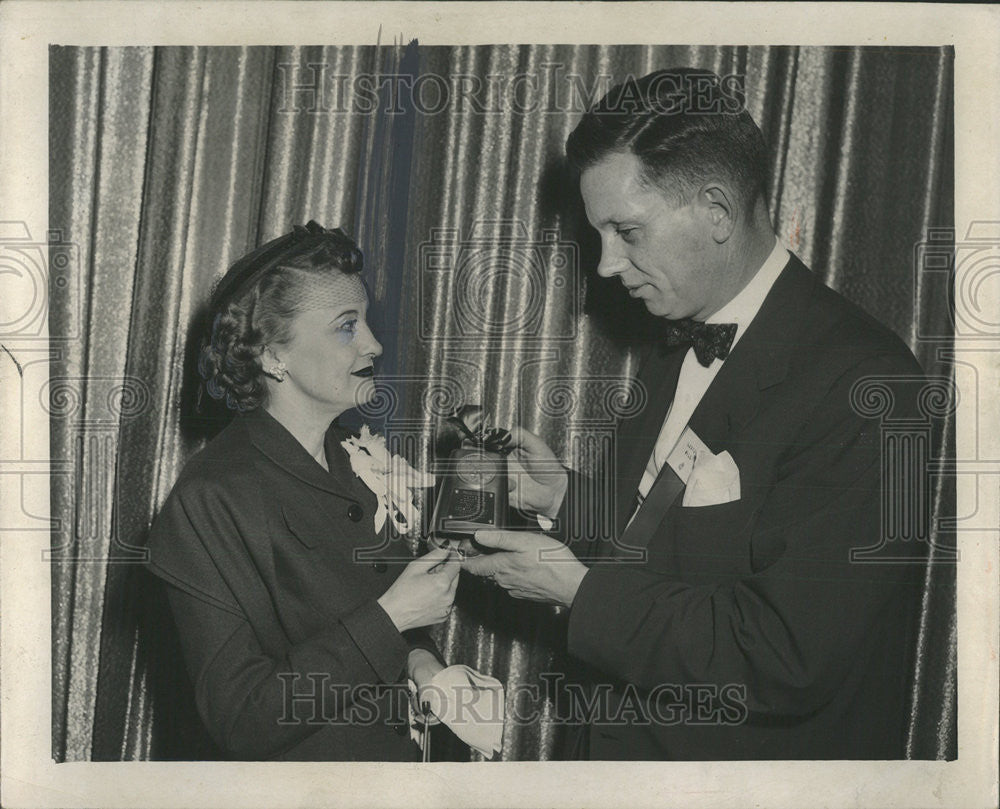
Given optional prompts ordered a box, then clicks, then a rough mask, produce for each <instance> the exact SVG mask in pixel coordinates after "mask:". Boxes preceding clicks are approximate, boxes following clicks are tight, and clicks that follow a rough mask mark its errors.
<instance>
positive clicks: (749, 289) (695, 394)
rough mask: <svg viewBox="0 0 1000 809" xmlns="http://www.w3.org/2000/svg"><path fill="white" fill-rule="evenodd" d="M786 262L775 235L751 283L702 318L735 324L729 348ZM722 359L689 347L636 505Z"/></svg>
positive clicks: (759, 305)
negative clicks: (708, 358)
mask: <svg viewBox="0 0 1000 809" xmlns="http://www.w3.org/2000/svg"><path fill="white" fill-rule="evenodd" d="M787 263H788V251H787V250H786V249H785V248H784V247H783V246H782V244H781V242H780V241H779V240H778V239H777V237H775V240H774V249H773V250H772V251H771V255H769V256H768V257H767V260H765V261H764V263H763V264H762V265H761V267H760V269H759V270H757V273H756V275H754V277H753V278H751V279H750V283H748V284H747V285H746V286H745V287H743V289H742V290H740V292H739V294H737V295H736V297H735V298H733V299H732V300H731V301H730V302H729V303H727V304H726V305H725V306H723V307H722V308H721V309H720V310H719V311H718V312H716V313H715V314H713V315H712V316H710V317H709V318H707V319H706V320H705V322H706V323H735V324H736V336H735V337H734V338H733V344H732V346H731V347H730V351H732V349H733V348H735V347H736V344H737V343H738V342H739V341H740V337H741V336H742V335H743V333H744V332H745V331H746V329H747V326H749V325H750V323H751V322H752V321H753V319H754V317H756V315H757V312H759V311H760V307H761V305H762V304H763V303H764V298H766V297H767V293H768V292H770V291H771V287H772V286H774V282H775V281H776V280H777V279H778V276H779V275H780V274H781V271H782V270H783V269H784V268H785V264H787ZM723 362H724V360H720V359H719V358H718V357H716V358H715V359H713V360H712V364H711V365H709V366H708V367H705V366H704V365H702V364H701V363H700V362H698V358H697V357H696V356H695V353H694V348H689V349H688V352H687V354H686V355H685V356H684V361H683V363H682V364H681V372H680V376H679V377H678V378H677V391H676V393H675V394H674V400H673V402H671V404H670V409H669V410H668V411H667V416H666V418H665V419H664V421H663V426H662V427H661V428H660V434H659V436H658V437H657V439H656V444H655V445H654V446H653V454H652V455H651V456H650V458H649V463H647V464H646V470H645V471H644V472H643V474H642V480H640V481H639V494H638V504H639V505H641V504H642V501H643V500H644V499H645V498H646V495H647V494H648V493H649V490H650V489H651V488H652V486H653V482H654V481H655V480H656V477H657V475H659V473H660V469H661V468H662V467H663V464H664V463H665V462H666V459H667V457H668V456H669V455H670V452H671V451H672V450H673V448H674V445H675V444H676V443H677V440H678V439H679V438H680V437H681V433H683V432H684V428H685V427H687V423H688V421H689V420H690V418H691V416H692V414H693V413H694V411H695V408H697V407H698V403H699V402H700V401H701V399H702V397H703V396H704V395H705V392H706V391H707V390H708V387H709V385H711V384H712V380H713V379H715V375H716V374H717V373H719V369H720V368H721V367H722V363H723ZM633 516H634V515H633Z"/></svg>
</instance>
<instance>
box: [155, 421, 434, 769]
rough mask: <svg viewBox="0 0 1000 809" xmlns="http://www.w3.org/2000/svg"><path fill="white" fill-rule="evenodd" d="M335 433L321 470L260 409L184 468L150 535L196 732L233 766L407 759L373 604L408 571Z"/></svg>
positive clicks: (394, 679)
mask: <svg viewBox="0 0 1000 809" xmlns="http://www.w3.org/2000/svg"><path fill="white" fill-rule="evenodd" d="M347 435H348V432H347V431H346V430H343V429H341V428H339V427H337V426H336V425H332V426H331V428H330V430H329V431H328V432H327V435H326V456H327V460H328V465H329V467H330V472H327V471H326V470H324V469H323V468H322V467H321V466H320V465H319V464H318V463H317V462H316V461H315V460H314V459H313V458H312V457H311V456H310V455H309V453H308V452H307V451H306V450H305V448H303V447H302V445H301V444H299V443H298V441H297V440H296V439H295V438H294V437H293V436H292V435H291V433H289V432H288V431H287V430H286V429H285V428H284V427H282V426H281V424H280V423H278V421H276V420H275V419H274V418H273V417H272V416H270V415H269V414H267V413H266V412H265V411H263V410H262V409H261V410H257V411H253V412H250V413H247V414H242V415H239V416H236V417H235V418H234V419H233V421H232V423H231V424H229V425H228V426H227V427H226V428H225V429H224V430H223V431H222V432H221V433H220V434H219V435H218V436H217V437H216V438H215V439H214V440H213V441H212V442H211V443H210V444H209V445H208V446H207V447H205V449H204V450H202V451H201V452H199V453H198V454H197V455H195V456H194V457H193V458H192V459H191V460H190V461H189V462H188V464H187V465H186V466H185V468H184V470H183V472H182V473H181V476H180V478H179V479H178V481H177V483H176V484H175V486H174V488H173V491H172V492H171V494H170V496H169V498H168V499H167V501H166V503H165V504H164V506H163V509H162V511H161V512H160V514H159V516H158V517H157V519H156V521H155V523H154V525H153V530H152V535H151V537H150V554H151V559H150V569H151V570H152V572H153V573H155V574H156V575H157V576H159V577H160V578H162V579H164V580H165V581H166V582H167V585H168V586H167V590H168V597H169V601H170V606H171V611H172V613H173V615H174V619H175V621H176V623H177V627H178V631H179V634H180V640H181V646H182V648H183V650H184V657H185V661H186V664H187V668H188V671H189V672H190V675H191V679H192V682H193V684H194V689H195V697H196V700H197V705H198V711H199V714H200V715H201V718H202V721H203V722H204V723H205V725H206V727H207V729H208V730H209V732H210V733H211V735H212V737H213V738H214V739H215V741H216V743H217V744H218V745H220V746H221V748H222V749H223V750H224V751H225V752H226V754H227V755H228V756H230V757H232V758H236V759H269V758H276V759H295V760H358V761H365V760H368V761H398V760H412V759H414V758H415V757H416V756H417V755H418V751H417V748H416V746H415V745H414V744H413V742H411V741H410V738H409V732H408V729H407V726H406V716H407V713H406V689H405V682H406V661H407V656H408V654H409V652H410V650H411V649H412V648H416V647H422V648H428V649H430V650H431V651H433V652H434V653H435V654H437V652H436V649H434V646H433V644H432V643H431V641H430V639H429V638H428V636H427V635H426V634H425V633H422V632H420V633H406V637H404V636H403V635H401V634H400V633H399V632H398V631H397V630H396V628H395V626H394V625H393V623H392V622H391V620H390V619H389V617H388V615H386V613H385V612H384V611H383V610H382V608H381V607H380V606H379V604H378V603H377V602H376V599H377V598H378V597H379V596H380V595H382V594H383V593H384V592H385V591H386V589H388V587H389V586H390V584H391V583H392V582H393V580H394V579H395V577H396V576H397V575H398V574H399V573H400V572H401V571H402V569H403V566H404V564H405V562H407V561H409V560H410V559H411V558H412V557H411V555H410V552H409V548H408V546H407V545H406V544H405V543H404V542H403V541H401V540H395V541H393V542H391V543H388V542H383V541H381V540H380V538H379V537H378V536H377V535H376V534H375V531H374V524H373V518H374V509H375V505H376V499H375V496H374V495H373V494H372V493H371V492H370V491H369V490H368V488H367V487H366V486H365V485H364V484H363V483H362V482H361V481H360V480H359V479H358V478H357V477H356V476H355V475H354V474H353V472H352V470H351V468H350V462H349V459H348V456H347V453H346V451H345V450H344V449H343V447H341V446H340V441H341V440H343V438H345V437H346V436H347Z"/></svg>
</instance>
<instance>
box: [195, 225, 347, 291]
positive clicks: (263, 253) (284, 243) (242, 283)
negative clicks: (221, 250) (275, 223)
mask: <svg viewBox="0 0 1000 809" xmlns="http://www.w3.org/2000/svg"><path fill="white" fill-rule="evenodd" d="M324 242H328V243H335V244H336V245H337V246H339V247H343V248H346V250H347V252H348V253H349V254H350V257H351V259H352V260H353V261H354V262H355V263H356V264H357V265H358V269H359V270H360V269H361V262H362V255H361V251H360V250H359V249H358V248H357V246H356V245H355V244H354V242H353V240H352V239H351V237H350V236H348V235H347V234H346V233H344V231H343V230H341V229H340V228H332V229H327V228H324V227H323V226H322V225H320V224H319V223H318V222H316V221H315V220H310V221H309V222H308V223H306V225H304V226H303V225H295V227H293V228H292V232H291V233H286V234H285V235H284V236H279V237H278V238H277V239H272V240H271V241H269V242H267V243H265V244H262V245H261V246H260V247H258V248H257V249H256V250H253V251H252V252H250V253H247V255H245V256H243V258H241V259H239V260H238V261H237V262H236V263H235V264H233V266H232V267H230V268H229V270H228V271H227V272H226V274H225V275H224V276H222V278H221V279H220V281H219V283H218V286H216V288H215V290H214V291H213V293H212V308H213V309H215V310H217V309H219V308H220V307H221V306H222V305H223V304H225V303H228V302H229V301H232V300H235V299H236V298H238V297H239V296H240V295H241V294H243V292H245V291H246V290H247V289H250V288H251V287H252V286H253V285H254V284H255V283H257V281H258V280H260V279H261V278H262V277H263V276H264V275H265V274H266V273H267V272H268V271H270V270H272V269H274V268H275V267H277V266H279V265H281V264H283V263H285V262H287V261H288V260H290V259H292V258H295V257H297V256H300V255H302V254H303V253H307V252H308V251H309V250H310V249H312V248H314V247H318V246H320V245H321V244H323V243H324Z"/></svg>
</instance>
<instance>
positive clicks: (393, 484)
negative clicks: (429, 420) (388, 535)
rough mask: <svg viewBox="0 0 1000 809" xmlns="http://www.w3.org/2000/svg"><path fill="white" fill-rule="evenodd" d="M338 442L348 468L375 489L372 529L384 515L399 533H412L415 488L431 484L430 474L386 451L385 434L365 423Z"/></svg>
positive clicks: (381, 522)
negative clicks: (345, 453)
mask: <svg viewBox="0 0 1000 809" xmlns="http://www.w3.org/2000/svg"><path fill="white" fill-rule="evenodd" d="M340 443H341V446H343V448H344V449H346V450H347V454H348V456H350V459H351V469H353V470H354V474H356V475H357V476H358V477H359V478H361V480H362V481H363V482H364V484H365V485H366V486H367V487H368V488H369V489H371V490H372V491H373V492H374V493H375V497H376V498H377V500H378V507H377V508H376V510H375V533H378V532H380V531H381V530H382V526H383V525H385V518H386V516H387V515H388V517H389V519H391V520H392V524H393V525H394V526H396V530H397V531H399V533H401V534H412V533H413V532H415V531H416V530H417V528H418V526H419V525H420V508H419V507H418V506H417V504H416V490H417V489H424V488H427V487H428V486H433V485H434V475H432V474H429V473H427V472H419V471H417V470H416V469H414V468H413V467H412V466H410V465H409V464H408V463H407V462H406V459H405V458H403V457H401V456H399V455H390V454H389V450H388V448H387V447H386V445H385V436H382V435H378V434H376V433H373V432H372V431H371V430H369V429H368V425H367V424H365V425H363V426H362V427H361V434H360V435H359V436H357V437H356V438H355V437H354V436H352V437H350V438H348V439H347V440H345V441H341V442H340Z"/></svg>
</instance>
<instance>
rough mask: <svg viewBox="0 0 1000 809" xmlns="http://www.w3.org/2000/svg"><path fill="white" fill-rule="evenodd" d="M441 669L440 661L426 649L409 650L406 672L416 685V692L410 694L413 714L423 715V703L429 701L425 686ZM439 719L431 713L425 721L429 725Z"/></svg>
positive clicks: (434, 723) (437, 721)
mask: <svg viewBox="0 0 1000 809" xmlns="http://www.w3.org/2000/svg"><path fill="white" fill-rule="evenodd" d="M443 669H444V666H442V665H441V661H440V660H438V659H437V658H436V657H435V656H434V655H432V654H431V653H430V652H428V651H427V650H426V649H411V650H410V656H409V657H408V658H407V660H406V673H407V675H408V676H409V678H410V679H411V680H413V682H414V684H415V685H416V686H417V693H416V694H412V695H411V696H410V701H411V702H412V704H413V715H414V716H420V717H422V716H423V715H424V709H423V705H424V703H425V702H430V700H429V698H428V688H427V686H429V685H430V682H431V680H433V679H434V675H435V674H437V673H438V672H439V671H442V670H443ZM439 721H440V720H439V719H438V718H437V717H436V716H434V715H433V714H431V715H430V716H429V717H427V723H428V724H430V725H436V724H438V723H439Z"/></svg>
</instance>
